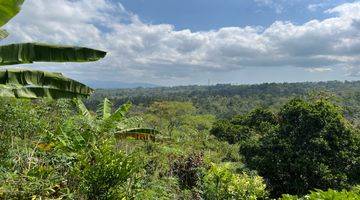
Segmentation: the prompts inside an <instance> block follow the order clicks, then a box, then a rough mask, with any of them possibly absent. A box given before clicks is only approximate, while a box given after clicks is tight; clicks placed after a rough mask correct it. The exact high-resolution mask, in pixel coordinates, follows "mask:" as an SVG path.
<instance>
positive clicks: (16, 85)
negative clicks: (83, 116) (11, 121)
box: [0, 69, 93, 99]
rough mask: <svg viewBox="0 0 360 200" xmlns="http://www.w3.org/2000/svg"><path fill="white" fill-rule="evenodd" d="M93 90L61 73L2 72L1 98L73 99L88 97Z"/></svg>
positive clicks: (0, 74)
mask: <svg viewBox="0 0 360 200" xmlns="http://www.w3.org/2000/svg"><path fill="white" fill-rule="evenodd" d="M92 92H93V89H91V88H89V87H87V86H86V85H84V84H82V83H79V82H77V81H74V80H72V79H69V78H66V77H64V76H63V75H62V74H60V73H50V72H42V71H35V70H16V69H15V70H14V69H11V70H5V71H0V96H2V97H15V98H38V97H44V98H52V99H58V98H63V97H68V98H73V97H79V96H80V97H81V96H85V97H86V96H88V95H90V94H91V93H92Z"/></svg>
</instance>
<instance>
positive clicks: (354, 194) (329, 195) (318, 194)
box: [281, 187, 360, 200]
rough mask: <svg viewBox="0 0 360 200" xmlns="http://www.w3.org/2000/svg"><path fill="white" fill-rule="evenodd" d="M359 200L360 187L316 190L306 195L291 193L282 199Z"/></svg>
mask: <svg viewBox="0 0 360 200" xmlns="http://www.w3.org/2000/svg"><path fill="white" fill-rule="evenodd" d="M343 199H346V200H358V199H360V187H355V188H354V189H353V190H351V191H346V190H342V191H336V190H331V189H330V190H328V191H322V190H316V191H313V192H311V193H310V194H309V195H306V196H304V197H300V198H299V197H297V196H291V195H283V197H282V198H281V200H343Z"/></svg>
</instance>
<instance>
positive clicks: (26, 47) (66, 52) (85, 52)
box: [0, 43, 106, 66]
mask: <svg viewBox="0 0 360 200" xmlns="http://www.w3.org/2000/svg"><path fill="white" fill-rule="evenodd" d="M105 55H106V52H104V51H100V50H95V49H90V48H86V47H73V46H58V45H49V44H41V43H22V44H10V45H5V46H0V66H1V65H14V64H26V63H33V62H91V61H97V60H99V59H101V58H104V57H105Z"/></svg>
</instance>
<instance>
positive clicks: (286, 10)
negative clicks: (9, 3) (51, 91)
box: [2, 0, 360, 85]
mask: <svg viewBox="0 0 360 200" xmlns="http://www.w3.org/2000/svg"><path fill="white" fill-rule="evenodd" d="M29 19H31V20H29ZM6 28H7V29H8V31H9V32H10V33H11V37H9V38H8V39H7V40H4V41H2V43H12V42H32V41H40V42H50V43H63V44H74V45H80V46H89V47H94V48H100V49H103V50H106V51H108V52H109V54H108V56H107V58H106V59H104V60H103V61H100V62H96V63H89V64H73V63H70V64H36V65H27V66H26V67H29V68H36V69H47V70H50V71H59V72H63V73H65V74H66V75H68V76H70V77H72V78H76V79H78V80H81V81H84V82H92V83H93V82H96V81H104V80H106V81H109V82H126V83H132V82H146V83H153V84H159V85H187V84H207V83H208V81H209V80H210V82H211V83H212V84H215V83H262V82H299V81H325V80H358V76H359V75H360V47H359V46H360V3H359V1H353V0H352V1H346V0H336V1H335V0H181V1H179V0H151V1H150V0H71V1H70V0H27V1H26V3H25V4H24V6H23V10H22V12H21V13H20V14H19V15H18V16H17V17H16V18H15V19H14V20H12V21H11V22H10V23H9V24H8V25H7V26H6Z"/></svg>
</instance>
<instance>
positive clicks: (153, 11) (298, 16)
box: [114, 0, 351, 31]
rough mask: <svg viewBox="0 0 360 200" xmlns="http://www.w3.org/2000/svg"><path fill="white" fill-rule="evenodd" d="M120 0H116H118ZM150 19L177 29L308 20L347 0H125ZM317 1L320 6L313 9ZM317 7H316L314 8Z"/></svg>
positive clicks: (209, 28)
mask: <svg viewBox="0 0 360 200" xmlns="http://www.w3.org/2000/svg"><path fill="white" fill-rule="evenodd" d="M114 2H116V1H114ZM120 2H121V3H122V4H123V6H124V7H126V9H128V10H129V11H131V12H133V13H136V14H137V15H139V16H140V18H141V19H142V20H143V21H144V22H147V23H152V24H161V23H167V24H173V25H174V26H175V27H176V29H177V30H181V29H191V30H193V31H208V30H211V29H219V28H222V27H229V26H240V27H243V26H265V27H266V26H269V25H271V24H272V23H274V21H277V20H281V21H292V22H294V23H299V24H302V23H305V22H307V21H309V20H311V19H324V18H326V17H328V16H329V14H325V13H324V12H323V11H324V10H326V9H329V8H331V7H335V6H336V5H340V4H342V3H346V2H351V1H346V0H288V1H286V0H283V1H282V0H275V1H271V0H263V1H261V0H259V1H254V0H181V1H179V0H151V1H149V0H121V1H120ZM309 5H314V6H315V7H316V10H311V9H309V8H308V7H309ZM314 9H315V8H314Z"/></svg>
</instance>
